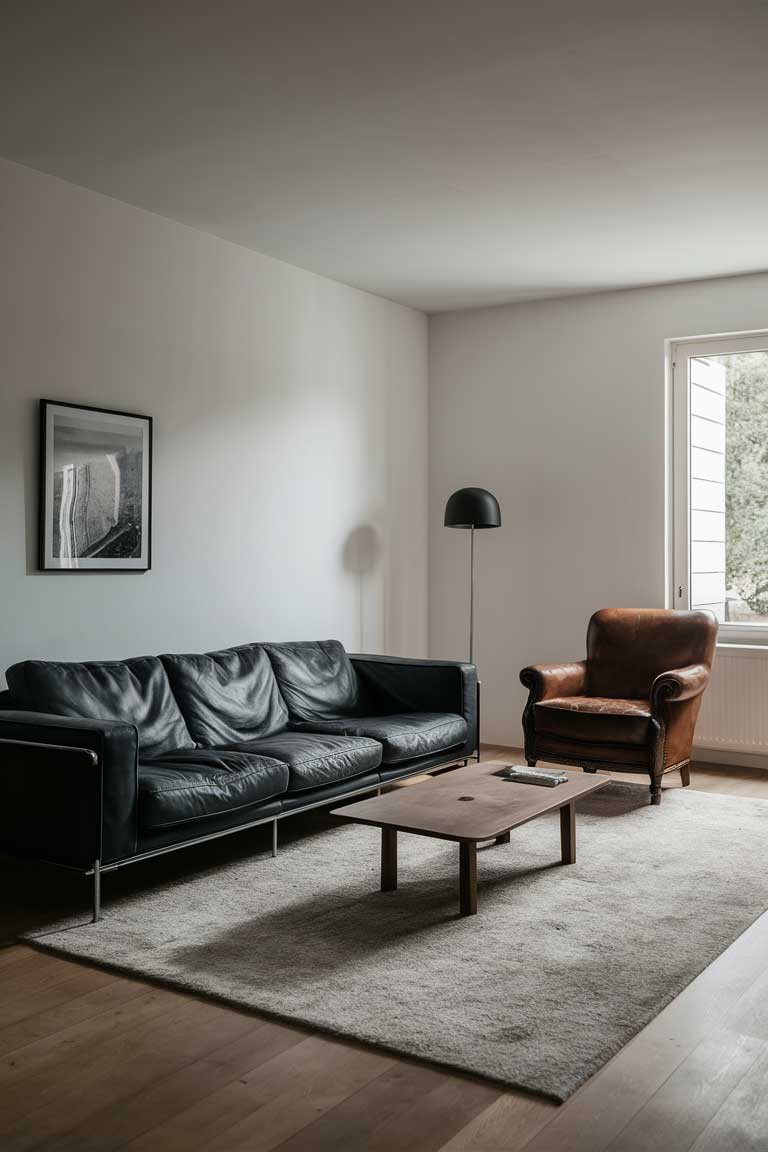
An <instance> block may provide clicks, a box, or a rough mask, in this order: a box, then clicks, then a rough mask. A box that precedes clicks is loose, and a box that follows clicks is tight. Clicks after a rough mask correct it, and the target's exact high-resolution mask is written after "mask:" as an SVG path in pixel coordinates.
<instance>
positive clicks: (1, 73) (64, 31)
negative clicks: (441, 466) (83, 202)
mask: <svg viewBox="0 0 768 1152" xmlns="http://www.w3.org/2000/svg"><path fill="white" fill-rule="evenodd" d="M767 59H768V0H728V3H726V2H725V0H666V2H665V3H660V2H658V0H644V2H638V3H628V2H626V0H269V2H265V0H67V2H66V3H64V2H61V3H59V2H52V0H3V4H2V22H1V24H0V154H2V155H5V156H7V157H9V158H10V159H13V160H17V161H19V162H21V163H23V164H28V165H30V166H32V167H34V168H38V169H41V170H42V171H45V172H50V173H53V174H55V175H58V176H62V177H64V178H65V179H67V180H71V181H74V182H75V183H78V184H82V185H85V186H87V187H89V188H94V189H96V190H98V191H100V192H104V193H107V194H108V195H110V196H115V197H117V198H118V199H121V200H125V201H128V202H129V203H131V204H136V205H139V206H141V207H143V208H148V209H150V210H151V211H153V212H158V213H160V214H162V215H163V216H169V217H171V218H173V219H175V220H181V221H183V222H184V223H186V224H190V225H192V226H193V227H195V228H199V229H201V230H203V231H205V232H211V233H214V234H215V235H217V236H222V237H225V238H226V239H228V240H232V241H235V242H236V243H238V244H243V245H245V246H247V247H249V248H254V249H257V250H258V251H260V252H266V253H269V254H270V255H273V256H276V257H278V258H280V259H281V260H287V261H289V262H291V263H293V264H297V265H300V266H301V267H304V268H309V269H312V270H314V271H316V272H320V273H322V274H324V275H326V276H331V277H334V278H335V279H338V280H342V281H345V282H347V283H349V284H354V285H356V286H358V287H361V288H365V289H368V290H369V291H371V292H377V293H379V294H381V295H383V296H387V297H390V298H391V299H394V300H400V301H402V302H404V303H407V304H412V305H415V306H416V307H418V308H423V309H425V310H427V311H437V310H441V309H445V308H453V307H460V306H465V305H480V304H485V303H495V302H499V301H507V300H519V299H532V298H537V297H542V296H551V295H562V294H566V293H571V292H583V291H593V290H595V289H604V288H614V287H625V286H630V285H637V284H648V283H658V282H663V281H673V280H681V279H691V278H698V277H706V276H718V275H724V274H728V273H736V272H748V271H756V270H758V269H765V268H768V213H767V212H766V206H767V203H768V196H767V193H768V68H766V60H767Z"/></svg>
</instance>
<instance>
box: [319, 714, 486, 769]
mask: <svg viewBox="0 0 768 1152" xmlns="http://www.w3.org/2000/svg"><path fill="white" fill-rule="evenodd" d="M296 727H297V728H299V729H301V730H302V731H304V730H306V729H310V728H311V729H312V730H313V731H315V732H335V733H338V734H339V735H343V736H367V737H370V738H371V739H372V740H377V741H378V742H379V744H381V746H382V748H383V757H382V759H383V762H384V763H385V764H400V763H402V762H403V761H405V760H415V759H416V758H417V757H419V756H429V755H431V754H432V753H434V752H443V751H447V750H448V749H449V748H455V747H457V746H459V745H461V744H463V743H464V742H465V740H466V739H467V722H466V720H465V719H464V718H463V716H458V715H455V714H454V713H452V712H399V713H394V714H392V715H390V716H339V717H337V718H336V719H334V720H314V721H312V723H308V724H297V725H296Z"/></svg>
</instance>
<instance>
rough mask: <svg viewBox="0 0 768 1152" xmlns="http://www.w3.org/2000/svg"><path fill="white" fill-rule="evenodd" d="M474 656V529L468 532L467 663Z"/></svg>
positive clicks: (471, 661) (471, 662)
mask: <svg viewBox="0 0 768 1152" xmlns="http://www.w3.org/2000/svg"><path fill="white" fill-rule="evenodd" d="M474 654H475V529H474V525H473V526H472V528H470V531H469V662H470V664H474V662H475V661H474Z"/></svg>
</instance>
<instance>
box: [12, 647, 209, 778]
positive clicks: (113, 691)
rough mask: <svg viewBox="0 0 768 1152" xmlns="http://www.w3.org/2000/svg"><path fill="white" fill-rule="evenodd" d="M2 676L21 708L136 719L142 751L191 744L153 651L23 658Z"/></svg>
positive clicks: (128, 720) (157, 751)
mask: <svg viewBox="0 0 768 1152" xmlns="http://www.w3.org/2000/svg"><path fill="white" fill-rule="evenodd" d="M6 679H7V681H8V687H9V689H10V691H11V695H12V696H13V699H14V701H18V706H19V707H20V708H25V709H28V710H30V711H33V712H48V713H51V714H53V715H55V716H80V717H84V718H86V719H89V720H120V721H123V722H124V723H127V724H135V725H136V727H137V729H138V732H139V754H140V756H141V757H145V758H147V759H151V758H153V757H155V756H161V755H162V754H163V753H164V752H170V751H173V750H174V749H177V748H182V749H184V748H193V747H194V741H193V740H192V738H191V737H190V734H189V732H188V731H187V726H186V724H185V723H184V717H183V716H182V715H181V712H180V711H179V706H178V704H177V703H176V701H175V700H174V698H173V693H172V692H171V686H170V684H169V683H168V677H167V676H166V674H165V669H164V668H163V666H162V664H161V663H160V661H159V660H158V658H157V657H156V656H138V657H136V658H135V659H133V660H122V661H120V662H107V661H104V662H93V663H88V664H61V663H57V662H54V661H48V660H25V661H24V662H23V663H21V664H14V665H13V667H11V668H9V669H8V671H7V672H6Z"/></svg>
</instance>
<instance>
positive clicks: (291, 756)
mask: <svg viewBox="0 0 768 1152" xmlns="http://www.w3.org/2000/svg"><path fill="white" fill-rule="evenodd" d="M240 747H241V748H243V749H247V750H248V752H249V753H256V754H258V755H259V756H273V757H275V759H277V760H281V761H283V763H285V764H287V765H288V772H289V783H288V791H289V792H302V791H304V790H305V789H307V788H321V787H322V786H323V785H325V784H334V783H336V782H337V781H339V780H346V779H348V778H350V777H352V776H360V775H361V774H362V773H364V772H370V771H371V769H372V768H376V767H378V765H379V764H380V763H381V744H378V743H377V742H376V741H375V740H368V739H350V738H348V737H346V736H336V735H333V734H330V733H318V732H288V731H286V732H280V733H278V734H277V735H276V736H268V737H266V738H265V739H263V740H251V741H249V743H248V744H247V745H240Z"/></svg>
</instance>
